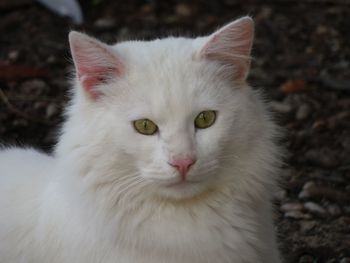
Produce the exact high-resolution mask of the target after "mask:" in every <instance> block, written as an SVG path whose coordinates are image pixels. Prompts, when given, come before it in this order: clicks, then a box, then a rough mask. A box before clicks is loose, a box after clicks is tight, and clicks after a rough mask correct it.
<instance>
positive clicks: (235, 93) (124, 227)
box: [0, 31, 281, 263]
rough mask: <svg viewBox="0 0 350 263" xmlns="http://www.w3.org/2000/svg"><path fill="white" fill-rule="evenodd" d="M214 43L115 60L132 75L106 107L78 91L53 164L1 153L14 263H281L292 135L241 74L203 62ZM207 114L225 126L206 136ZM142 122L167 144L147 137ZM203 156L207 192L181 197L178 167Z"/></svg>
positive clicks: (105, 96)
mask: <svg viewBox="0 0 350 263" xmlns="http://www.w3.org/2000/svg"><path fill="white" fill-rule="evenodd" d="M220 34H223V32H222V31H220ZM243 35H244V34H243ZM210 40H211V38H210V37H203V38H197V39H185V38H167V39H162V40H155V41H151V42H124V43H120V44H117V45H115V46H113V47H108V48H109V49H110V50H109V52H113V54H115V55H116V56H117V57H118V58H119V59H120V61H121V63H123V66H124V67H125V74H124V75H122V76H121V75H118V76H116V77H115V78H113V79H111V80H110V81H109V82H108V83H105V82H103V83H101V85H99V86H97V87H96V88H97V89H98V90H99V92H100V93H101V94H102V95H101V96H100V97H99V98H97V99H91V98H89V97H88V96H86V94H85V93H86V92H87V91H86V90H84V88H83V87H82V86H81V84H80V82H79V81H78V80H77V81H76V82H75V84H74V89H73V98H72V102H71V105H70V106H69V108H68V110H67V121H66V122H65V124H64V127H63V128H62V132H61V136H60V140H59V143H58V145H57V147H56V150H55V152H54V154H53V156H52V157H51V156H47V155H44V154H41V153H38V152H36V151H35V150H31V149H27V150H20V149H15V148H14V149H7V150H3V151H1V152H0V167H1V172H0V209H1V210H0V211H1V213H0V262H1V263H10V262H11V263H19V262H23V263H24V262H26V263H34V262H50V263H56V262H57V263H61V262H67V263H68V262H72V263H73V262H74V263H76V262H84V263H89V262H91V263H96V262H104V263H105V262H106V263H111V262H118V263H137V262H142V263H179V262H181V263H205V262H208V263H209V262H217V263H232V262H234V263H243V262H244V263H247V262H250V263H258V262H269V263H279V262H280V258H279V253H278V250H277V245H276V240H275V234H274V230H273V220H272V214H273V212H272V206H271V202H270V201H271V196H272V193H273V192H274V191H275V188H276V181H277V179H278V178H277V175H278V166H279V165H280V153H281V151H280V149H279V148H278V147H277V146H276V143H275V140H276V136H277V132H276V131H277V130H278V129H277V127H276V126H275V125H274V124H273V122H272V121H271V118H270V114H269V112H268V111H267V110H266V107H265V105H264V103H263V100H262V99H261V96H260V95H259V94H258V93H257V92H256V91H253V90H252V89H251V88H250V87H249V86H247V84H246V83H245V80H244V79H241V80H238V81H233V80H232V79H231V78H225V76H227V75H230V73H229V72H227V71H228V70H232V67H227V66H226V65H225V64H220V61H211V60H210V59H208V58H203V57H202V58H201V57H200V56H198V54H200V53H201V52H202V54H206V53H205V52H203V50H202V49H203V48H207V46H208V44H207V43H209V42H210ZM91 41H92V42H93V43H94V44H95V42H94V40H91ZM224 42H225V43H229V41H226V40H225V41H224ZM248 44H251V43H248ZM89 48H90V47H89ZM103 48H104V49H105V48H107V46H103ZM249 49H250V47H249ZM225 50H227V48H225ZM104 51H105V50H104ZM216 51H217V49H216ZM91 52H97V54H95V55H96V56H94V58H98V56H99V55H101V56H103V54H102V53H101V54H99V53H98V52H99V50H98V48H96V50H95V51H91ZM104 54H106V52H104ZM244 55H247V54H244ZM248 55H249V54H248ZM209 57H210V56H209ZM225 63H226V62H225ZM235 63H236V62H235ZM237 63H239V62H237ZM245 75H246V74H244V76H245ZM203 110H216V111H217V113H218V114H217V120H216V122H215V124H214V125H213V126H212V127H210V128H208V129H204V130H197V131H195V129H194V127H192V126H193V119H194V118H195V116H196V115H198V113H199V112H201V111H203ZM138 118H150V119H152V120H153V121H155V122H156V123H157V124H158V126H159V130H160V134H159V135H154V136H144V135H141V134H138V133H137V132H135V131H134V130H133V128H132V125H131V122H132V121H133V120H135V119H138ZM189 151H191V152H193V153H195V154H196V156H197V162H196V164H195V165H194V166H193V167H192V168H191V170H190V173H189V175H188V178H189V180H193V182H197V183H194V184H193V185H190V186H188V185H187V186H184V187H179V188H171V187H167V186H166V184H167V183H172V182H174V181H176V180H177V175H176V172H175V171H174V169H173V168H172V167H170V166H169V165H168V164H167V160H168V158H169V156H171V155H172V154H176V153H183V152H189Z"/></svg>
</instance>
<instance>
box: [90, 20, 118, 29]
mask: <svg viewBox="0 0 350 263" xmlns="http://www.w3.org/2000/svg"><path fill="white" fill-rule="evenodd" d="M114 26H115V20H114V19H112V18H100V19H97V20H96V21H95V22H94V27H95V28H97V29H111V28H113V27H114Z"/></svg>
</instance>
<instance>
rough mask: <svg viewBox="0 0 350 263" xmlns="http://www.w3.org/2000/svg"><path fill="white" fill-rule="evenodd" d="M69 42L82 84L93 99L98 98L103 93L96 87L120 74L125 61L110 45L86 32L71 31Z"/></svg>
mask: <svg viewBox="0 0 350 263" xmlns="http://www.w3.org/2000/svg"><path fill="white" fill-rule="evenodd" d="M69 44H70V49H71V53H72V57H73V61H74V65H75V69H76V74H77V78H78V80H79V82H80V83H81V86H82V87H83V88H84V90H85V92H87V94H88V95H89V97H90V98H91V99H97V98H98V97H99V96H100V95H101V93H100V91H98V89H96V87H97V86H98V85H100V84H103V83H105V82H106V81H108V80H109V79H110V78H113V77H117V76H120V75H121V74H122V73H123V71H124V66H123V63H122V62H121V61H120V59H119V58H118V57H117V56H116V54H115V53H114V52H113V50H112V49H111V48H110V47H109V46H108V45H106V44H104V43H102V42H100V41H98V40H96V39H94V38H92V37H89V36H87V35H85V34H82V33H78V32H75V31H72V32H70V33H69Z"/></svg>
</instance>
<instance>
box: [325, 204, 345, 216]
mask: <svg viewBox="0 0 350 263" xmlns="http://www.w3.org/2000/svg"><path fill="white" fill-rule="evenodd" d="M327 210H328V213H329V214H330V215H332V216H340V215H341V213H342V211H341V209H340V207H339V206H338V205H336V204H334V205H328V206H327Z"/></svg>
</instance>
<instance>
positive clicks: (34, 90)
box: [20, 79, 48, 96]
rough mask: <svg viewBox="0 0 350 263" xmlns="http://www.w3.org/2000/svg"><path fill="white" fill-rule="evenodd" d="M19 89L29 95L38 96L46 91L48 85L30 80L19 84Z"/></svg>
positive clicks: (38, 80) (37, 80)
mask: <svg viewBox="0 0 350 263" xmlns="http://www.w3.org/2000/svg"><path fill="white" fill-rule="evenodd" d="M20 89H21V90H22V91H23V92H24V93H26V94H30V95H32V96H33V95H39V94H42V92H43V91H44V90H46V89H48V85H47V84H46V83H45V82H44V81H43V80H41V79H32V80H27V81H25V82H23V83H22V84H21V87H20Z"/></svg>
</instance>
